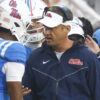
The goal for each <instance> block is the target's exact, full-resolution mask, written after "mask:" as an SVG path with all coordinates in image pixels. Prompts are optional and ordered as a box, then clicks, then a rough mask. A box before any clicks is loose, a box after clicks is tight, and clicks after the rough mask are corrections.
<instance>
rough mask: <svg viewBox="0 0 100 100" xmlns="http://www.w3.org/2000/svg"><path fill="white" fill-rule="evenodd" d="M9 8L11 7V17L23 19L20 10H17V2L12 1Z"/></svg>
mask: <svg viewBox="0 0 100 100" xmlns="http://www.w3.org/2000/svg"><path fill="white" fill-rule="evenodd" d="M9 6H10V7H11V13H10V16H13V17H15V18H17V19H21V16H20V14H19V12H18V10H17V9H16V8H17V2H16V1H15V0H10V2H9Z"/></svg>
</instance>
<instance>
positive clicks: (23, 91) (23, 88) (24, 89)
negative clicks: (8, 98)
mask: <svg viewBox="0 0 100 100" xmlns="http://www.w3.org/2000/svg"><path fill="white" fill-rule="evenodd" d="M30 92H31V89H29V88H28V87H24V86H23V85H22V93H23V96H25V95H27V94H29V93H30Z"/></svg>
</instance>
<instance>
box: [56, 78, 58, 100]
mask: <svg viewBox="0 0 100 100" xmlns="http://www.w3.org/2000/svg"><path fill="white" fill-rule="evenodd" d="M58 85H59V81H58V80H56V100H58Z"/></svg>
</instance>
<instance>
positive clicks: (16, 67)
mask: <svg viewBox="0 0 100 100" xmlns="http://www.w3.org/2000/svg"><path fill="white" fill-rule="evenodd" d="M19 2H20V3H19ZM23 5H24V3H22V2H21V0H4V1H3V2H2V3H0V100H23V95H22V84H21V81H22V76H23V73H24V69H25V62H26V59H27V52H26V48H25V46H24V45H22V44H21V43H20V42H21V38H22V35H23V34H25V32H26V26H27V24H28V22H30V20H28V16H27V15H28V14H27V13H25V14H26V15H23V12H25V11H26V10H27V9H26V7H27V6H26V7H24V6H23ZM19 7H20V8H21V9H19ZM27 11H28V10H27ZM21 13H22V15H21Z"/></svg>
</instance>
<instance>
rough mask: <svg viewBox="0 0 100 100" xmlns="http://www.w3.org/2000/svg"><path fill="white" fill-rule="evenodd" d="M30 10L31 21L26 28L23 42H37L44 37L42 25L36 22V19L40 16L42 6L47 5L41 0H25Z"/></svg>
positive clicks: (42, 9)
mask: <svg viewBox="0 0 100 100" xmlns="http://www.w3.org/2000/svg"><path fill="white" fill-rule="evenodd" d="M26 3H27V6H28V8H29V10H30V17H31V21H32V22H33V23H32V24H31V25H29V27H28V28H27V33H28V34H25V35H24V38H25V39H24V42H26V43H27V42H38V41H41V40H42V39H43V38H44V35H43V26H42V25H39V24H38V23H37V20H39V19H40V18H42V15H43V11H44V8H45V7H47V5H46V4H45V3H44V2H43V1H42V0H26Z"/></svg>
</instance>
